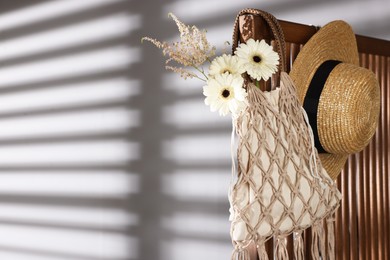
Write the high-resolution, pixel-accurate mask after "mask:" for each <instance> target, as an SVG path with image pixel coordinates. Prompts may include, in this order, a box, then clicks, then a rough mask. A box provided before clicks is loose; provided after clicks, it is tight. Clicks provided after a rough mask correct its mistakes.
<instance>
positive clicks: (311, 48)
mask: <svg viewBox="0 0 390 260" xmlns="http://www.w3.org/2000/svg"><path fill="white" fill-rule="evenodd" d="M328 60H336V61H341V62H343V63H350V64H355V65H359V55H358V49H357V44H356V38H355V34H354V32H353V31H352V28H351V26H350V25H349V24H347V23H346V22H344V21H333V22H330V23H328V24H327V25H325V26H323V27H322V28H321V29H320V30H319V31H318V32H317V33H316V34H314V35H313V36H312V37H311V38H310V40H309V41H308V42H307V43H306V44H305V45H304V47H303V48H302V50H301V51H300V52H299V54H298V56H297V58H296V59H295V61H294V64H293V66H292V69H291V71H290V74H289V75H290V76H291V78H292V80H293V82H294V84H295V86H296V88H297V95H298V99H299V101H300V102H301V104H303V101H304V97H305V96H306V92H307V90H308V87H309V85H310V82H311V80H312V78H313V76H314V74H315V73H316V71H317V69H318V67H319V66H320V65H321V64H323V63H324V62H325V61H328ZM319 157H320V160H321V162H322V164H323V166H324V168H325V170H326V171H327V172H328V174H329V176H330V177H331V178H332V179H336V178H337V175H338V174H339V173H340V172H341V170H342V168H343V166H344V164H345V162H346V160H347V158H348V155H345V154H319Z"/></svg>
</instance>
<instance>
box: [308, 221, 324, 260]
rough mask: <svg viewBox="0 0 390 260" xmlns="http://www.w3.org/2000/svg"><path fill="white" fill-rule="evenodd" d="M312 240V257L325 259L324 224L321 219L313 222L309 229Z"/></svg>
mask: <svg viewBox="0 0 390 260" xmlns="http://www.w3.org/2000/svg"><path fill="white" fill-rule="evenodd" d="M311 232H312V237H313V242H312V244H311V253H312V256H313V258H314V259H326V249H325V248H326V247H325V237H324V225H323V223H322V221H319V222H318V223H315V224H314V225H313V227H312V229H311Z"/></svg>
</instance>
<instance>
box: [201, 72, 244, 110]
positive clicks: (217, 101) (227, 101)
mask: <svg viewBox="0 0 390 260" xmlns="http://www.w3.org/2000/svg"><path fill="white" fill-rule="evenodd" d="M243 83H244V79H243V78H242V77H241V75H239V74H228V73H225V74H217V75H215V78H210V79H209V80H208V81H207V85H206V86H204V87H203V94H204V95H205V96H206V98H205V100H204V102H205V104H206V105H208V106H210V110H211V111H213V112H214V111H217V110H218V111H219V114H220V115H223V116H226V115H227V114H228V113H229V112H231V113H232V115H233V116H234V117H235V116H237V115H238V114H239V113H240V112H241V111H242V110H243V109H244V108H245V107H246V106H247V100H246V96H247V93H246V91H245V89H244V88H243V87H242V86H243Z"/></svg>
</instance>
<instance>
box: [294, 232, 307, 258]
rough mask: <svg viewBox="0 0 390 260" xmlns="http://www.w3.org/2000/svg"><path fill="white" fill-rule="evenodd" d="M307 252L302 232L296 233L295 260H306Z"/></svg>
mask: <svg viewBox="0 0 390 260" xmlns="http://www.w3.org/2000/svg"><path fill="white" fill-rule="evenodd" d="M304 259H305V251H304V243H303V238H302V231H298V232H294V260H304Z"/></svg>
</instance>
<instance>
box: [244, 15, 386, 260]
mask: <svg viewBox="0 0 390 260" xmlns="http://www.w3.org/2000/svg"><path fill="white" fill-rule="evenodd" d="M280 23H281V25H282V28H283V30H284V33H285V37H286V42H287V58H288V69H290V68H291V66H292V63H293V61H294V60H295V58H296V56H297V55H298V53H299V51H300V49H301V47H302V46H303V44H304V43H305V42H306V41H307V40H308V39H309V38H310V37H311V36H312V35H313V34H314V33H315V31H316V30H317V28H316V27H313V26H306V25H301V24H296V23H291V22H286V21H280ZM253 24H256V27H259V26H261V24H264V23H263V21H262V20H261V18H259V17H253ZM263 26H264V25H263ZM255 36H256V37H255V38H257V39H262V38H265V39H270V38H272V37H271V34H270V32H269V31H267V30H266V29H264V28H262V29H261V30H260V29H257V33H256V34H255ZM356 38H357V42H358V49H359V57H360V65H361V66H362V67H365V68H367V69H370V70H372V71H373V72H374V73H375V74H376V76H377V78H378V81H379V84H380V89H381V114H380V121H379V124H378V128H377V131H376V133H375V135H374V137H373V139H372V140H371V142H370V144H369V145H368V146H367V147H366V148H365V149H364V150H363V151H361V152H360V153H357V154H353V155H351V156H350V157H349V159H348V161H347V163H346V165H345V167H344V169H343V171H342V172H341V174H340V175H339V177H338V179H337V185H338V187H339V189H340V191H341V193H342V196H343V197H342V203H341V206H340V208H339V209H338V211H337V212H336V216H335V218H336V223H335V231H336V259H342V260H348V259H351V260H355V259H367V260H370V259H378V260H389V259H390V176H389V160H390V154H389V136H388V135H389V129H390V91H389V88H390V42H389V41H385V40H380V39H373V38H369V37H365V36H360V35H357V36H356ZM244 40H245V39H243V38H241V41H244ZM305 239H306V245H309V244H310V241H308V240H310V232H306V235H305ZM288 243H289V248H290V249H291V248H292V246H291V243H292V238H289V239H288ZM270 249H272V245H271V246H270ZM306 253H307V254H306V258H307V259H311V257H310V248H306ZM290 255H291V252H290Z"/></svg>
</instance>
